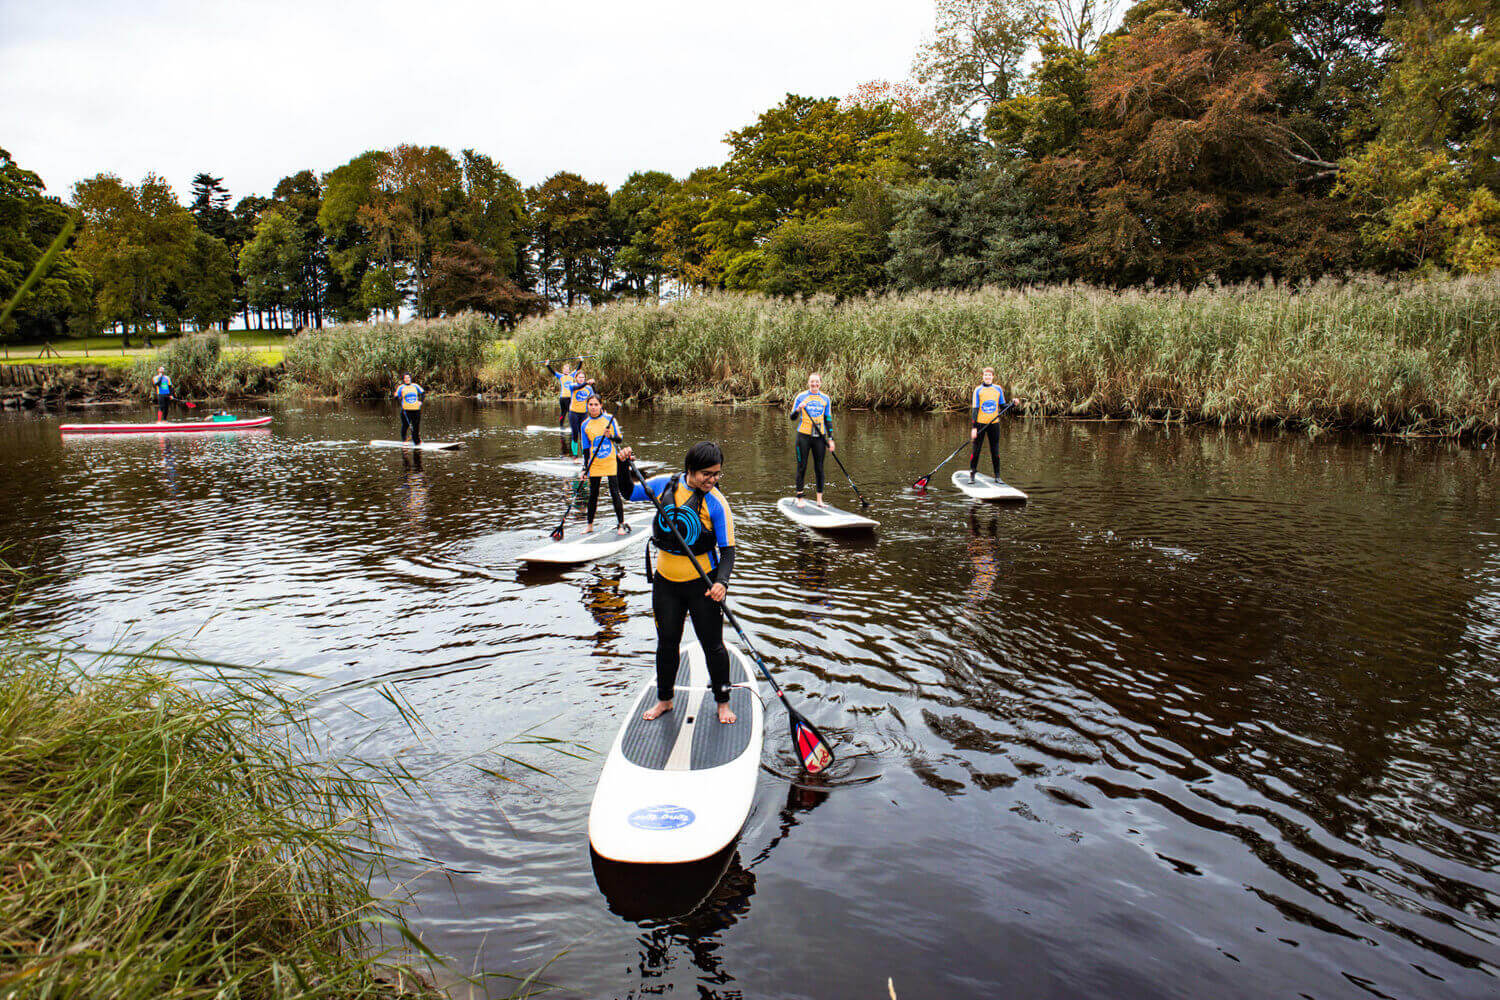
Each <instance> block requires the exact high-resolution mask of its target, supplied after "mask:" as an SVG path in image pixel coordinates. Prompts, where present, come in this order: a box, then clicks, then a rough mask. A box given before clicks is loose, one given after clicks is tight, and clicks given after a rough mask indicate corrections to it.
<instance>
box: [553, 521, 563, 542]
mask: <svg viewBox="0 0 1500 1000" xmlns="http://www.w3.org/2000/svg"><path fill="white" fill-rule="evenodd" d="M552 540H553V541H554V542H560V541H562V540H563V526H562V525H560V524H559V525H558V526H557V527H555V528H553V529H552Z"/></svg>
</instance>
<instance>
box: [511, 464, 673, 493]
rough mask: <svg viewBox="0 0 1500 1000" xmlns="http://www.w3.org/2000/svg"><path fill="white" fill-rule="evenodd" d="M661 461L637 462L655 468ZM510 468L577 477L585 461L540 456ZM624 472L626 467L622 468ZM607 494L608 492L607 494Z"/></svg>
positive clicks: (639, 465)
mask: <svg viewBox="0 0 1500 1000" xmlns="http://www.w3.org/2000/svg"><path fill="white" fill-rule="evenodd" d="M660 465H661V463H660V462H636V463H635V466H636V468H638V469H641V470H643V471H644V470H646V469H654V468H657V467H658V466H660ZM506 468H508V469H520V470H521V471H523V472H540V473H541V474H542V475H545V476H572V477H574V478H575V479H576V478H577V477H578V473H580V472H582V471H583V462H581V461H578V462H574V461H572V460H571V459H567V458H538V459H533V460H532V461H530V462H512V463H511V464H510V465H508V466H506ZM621 471H622V472H623V471H624V469H623V468H622V469H621ZM605 495H606V496H607V495H608V494H605Z"/></svg>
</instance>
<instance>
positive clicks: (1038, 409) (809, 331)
mask: <svg viewBox="0 0 1500 1000" xmlns="http://www.w3.org/2000/svg"><path fill="white" fill-rule="evenodd" d="M584 342H587V343H590V344H593V345H595V346H596V350H597V352H598V354H599V357H598V358H596V359H595V360H594V362H593V367H591V369H590V371H591V373H593V374H597V375H598V376H599V377H600V384H601V386H606V387H607V391H608V392H609V393H610V394H611V395H614V396H622V395H630V394H634V393H701V394H705V395H709V396H724V395H733V396H737V397H745V396H756V395H765V396H767V397H771V398H776V399H787V400H789V399H791V398H792V397H793V396H794V395H795V394H796V393H797V392H798V391H799V390H800V389H801V388H803V387H804V384H805V380H806V378H807V374H808V372H809V371H811V370H818V371H820V372H822V374H823V378H824V386H825V388H826V389H827V390H828V391H829V393H830V394H831V395H832V396H833V397H834V398H835V400H836V401H837V402H838V403H839V404H841V405H844V406H850V405H852V406H912V407H933V406H937V407H946V408H956V407H959V406H963V405H966V401H967V399H968V392H969V390H971V389H972V387H973V386H974V385H975V383H976V382H977V380H978V377H979V368H980V366H981V365H984V364H992V365H995V366H996V367H997V369H998V370H999V377H1000V381H1001V382H1003V383H1006V384H1008V385H1009V386H1010V387H1011V388H1012V389H1013V390H1014V393H1015V395H1017V396H1019V397H1020V398H1021V400H1022V402H1021V404H1020V409H1021V410H1022V411H1023V412H1027V413H1046V414H1068V415H1074V416H1089V415H1092V416H1106V415H1107V416H1124V417H1151V418H1167V419H1201V420H1209V421H1214V422H1220V423H1225V424H1280V423H1286V424H1296V425H1299V426H1312V427H1329V426H1350V427H1365V428H1372V429H1405V430H1424V429H1425V430H1430V431H1433V432H1441V433H1458V432H1460V431H1470V432H1472V431H1478V430H1483V431H1485V432H1486V433H1493V432H1494V431H1495V430H1496V428H1497V427H1500V276H1496V277H1488V278H1464V279H1456V280H1438V281H1429V282H1413V281H1401V282H1387V281H1381V280H1375V279H1361V280H1356V281H1349V282H1331V281H1330V282H1322V283H1319V284H1316V285H1312V286H1309V287H1306V288H1303V289H1300V290H1296V291H1293V290H1290V289H1287V288H1282V287H1276V286H1269V285H1268V286H1260V285H1244V286H1236V287H1229V288H1206V289H1202V290H1199V291H1195V292H1191V293H1188V292H1182V291H1176V290H1158V291H1144V290H1137V291H1127V292H1112V291H1108V290H1105V289H1097V288H1089V287H1085V286H1065V287H1052V288H1041V289H1026V290H1019V291H1003V290H998V289H989V290H984V291H978V292H932V293H925V294H920V295H912V296H907V297H883V298H869V299H860V300H854V301H850V302H846V303H844V304H841V305H839V304H835V303H834V302H832V301H831V300H829V299H812V300H808V301H791V300H780V299H765V298H759V297H755V296H743V295H734V294H705V295H698V296H694V297H692V298H690V299H686V300H682V301H678V302H672V303H668V304H665V305H657V304H651V303H641V304H612V305H610V306H609V307H608V308H607V309H603V310H596V311H585V310H558V311H557V312H554V313H552V314H551V315H549V316H546V317H542V318H539V319H533V320H528V321H527V322H526V323H525V324H523V325H522V327H521V329H520V331H519V333H518V335H517V338H516V352H515V355H514V357H513V359H512V360H511V361H510V362H509V363H508V364H497V365H495V366H493V367H492V368H491V369H490V370H489V372H488V373H487V377H489V378H493V379H495V380H496V381H498V382H503V383H505V384H506V385H508V386H510V387H513V388H520V389H527V390H530V391H538V392H539V391H541V390H542V389H544V388H550V386H551V385H552V383H551V382H550V380H547V381H545V382H544V377H545V376H546V373H545V371H544V370H543V369H541V368H539V367H536V366H535V365H533V364H530V362H531V361H534V360H535V359H538V358H543V357H555V356H557V355H558V354H559V353H560V352H563V351H564V350H566V349H568V348H569V345H574V346H576V345H577V344H578V343H584Z"/></svg>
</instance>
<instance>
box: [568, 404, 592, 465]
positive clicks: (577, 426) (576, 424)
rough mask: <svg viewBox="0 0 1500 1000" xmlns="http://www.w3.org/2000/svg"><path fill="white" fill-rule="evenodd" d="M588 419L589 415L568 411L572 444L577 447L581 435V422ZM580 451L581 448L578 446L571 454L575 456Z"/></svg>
mask: <svg viewBox="0 0 1500 1000" xmlns="http://www.w3.org/2000/svg"><path fill="white" fill-rule="evenodd" d="M588 418H589V415H588V414H587V413H574V412H573V411H572V410H569V411H568V426H569V427H570V428H572V430H573V444H575V445H579V438H580V435H582V434H583V422H584V421H585V420H587V419H588ZM581 450H582V446H581V445H579V447H578V448H577V449H575V450H574V452H573V454H575V455H577V454H579V453H580V451H581Z"/></svg>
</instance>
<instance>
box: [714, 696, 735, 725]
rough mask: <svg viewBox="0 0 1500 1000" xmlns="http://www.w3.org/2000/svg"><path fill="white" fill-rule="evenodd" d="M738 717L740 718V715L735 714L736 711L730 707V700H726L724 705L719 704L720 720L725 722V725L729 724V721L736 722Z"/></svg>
mask: <svg viewBox="0 0 1500 1000" xmlns="http://www.w3.org/2000/svg"><path fill="white" fill-rule="evenodd" d="M738 718H739V716H737V715H735V714H734V712H732V711H731V710H730V708H729V702H727V701H726V702H724V703H723V704H722V705H720V706H719V721H720V722H722V723H724V724H725V725H728V724H729V723H731V722H734V721H735V720H736V719H738Z"/></svg>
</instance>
